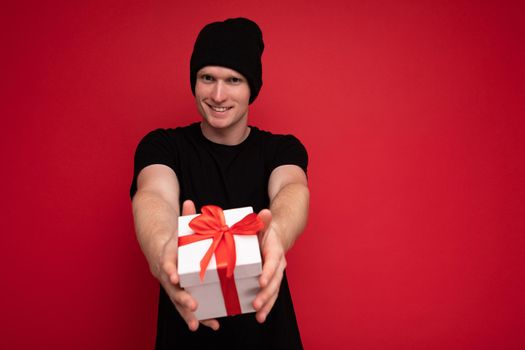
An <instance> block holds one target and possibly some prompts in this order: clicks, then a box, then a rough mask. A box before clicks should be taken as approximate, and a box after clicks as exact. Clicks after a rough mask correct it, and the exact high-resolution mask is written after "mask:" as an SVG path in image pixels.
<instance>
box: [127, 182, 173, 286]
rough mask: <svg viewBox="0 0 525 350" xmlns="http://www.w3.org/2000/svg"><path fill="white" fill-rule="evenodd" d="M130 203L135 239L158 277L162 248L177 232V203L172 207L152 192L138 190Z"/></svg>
mask: <svg viewBox="0 0 525 350" xmlns="http://www.w3.org/2000/svg"><path fill="white" fill-rule="evenodd" d="M132 204H133V217H134V221H135V231H136V234H137V240H138V242H139V245H140V248H141V249H142V252H143V253H144V255H145V257H146V259H147V260H148V263H149V266H150V270H151V272H152V273H153V275H155V276H156V277H158V276H159V269H160V266H158V265H159V261H160V255H161V254H162V249H163V247H164V245H165V244H166V242H167V241H168V240H169V239H170V238H171V237H172V236H173V235H174V234H175V233H176V232H177V218H178V215H179V208H178V203H175V206H176V207H174V205H173V204H170V203H168V202H167V201H165V200H164V199H163V198H162V197H161V196H159V195H157V194H156V193H154V192H150V191H138V192H137V193H136V194H135V196H134V197H133V202H132Z"/></svg>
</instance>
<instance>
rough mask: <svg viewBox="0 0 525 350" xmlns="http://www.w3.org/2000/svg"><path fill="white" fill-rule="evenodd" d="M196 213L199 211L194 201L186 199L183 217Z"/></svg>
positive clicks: (183, 204)
mask: <svg viewBox="0 0 525 350" xmlns="http://www.w3.org/2000/svg"><path fill="white" fill-rule="evenodd" d="M196 213H197V211H196V210H195V204H194V203H193V201H192V200H190V199H186V200H185V201H184V203H182V215H193V214H196Z"/></svg>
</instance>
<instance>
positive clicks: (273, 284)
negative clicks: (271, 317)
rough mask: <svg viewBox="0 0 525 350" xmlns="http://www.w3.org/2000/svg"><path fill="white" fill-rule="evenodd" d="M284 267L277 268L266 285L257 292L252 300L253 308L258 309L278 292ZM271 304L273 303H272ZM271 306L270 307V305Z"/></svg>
mask: <svg viewBox="0 0 525 350" xmlns="http://www.w3.org/2000/svg"><path fill="white" fill-rule="evenodd" d="M283 271H284V267H281V268H278V269H277V270H276V272H275V274H274V275H273V276H272V279H271V280H270V281H269V283H268V285H267V286H266V287H264V288H261V290H260V291H259V292H258V293H257V295H256V296H255V299H254V301H253V308H254V309H255V310H260V309H262V308H264V306H265V305H266V304H267V303H268V302H269V301H270V300H271V299H272V297H274V296H276V295H277V293H279V287H280V286H281V281H282V279H283ZM272 305H273V304H272ZM270 308H271V307H270Z"/></svg>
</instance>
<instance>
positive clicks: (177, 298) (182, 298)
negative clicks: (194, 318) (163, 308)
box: [170, 286, 198, 312]
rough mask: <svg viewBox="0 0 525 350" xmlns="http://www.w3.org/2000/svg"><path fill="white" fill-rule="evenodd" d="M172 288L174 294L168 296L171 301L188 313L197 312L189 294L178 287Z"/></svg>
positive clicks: (195, 302)
mask: <svg viewBox="0 0 525 350" xmlns="http://www.w3.org/2000/svg"><path fill="white" fill-rule="evenodd" d="M174 288H175V290H174V293H172V294H171V295H170V297H171V300H172V301H173V302H174V303H175V304H178V305H179V306H180V307H183V308H185V309H187V310H188V311H191V312H195V310H197V306H198V304H197V301H196V300H195V299H194V298H193V297H192V296H191V294H190V293H188V292H186V291H185V290H183V289H181V288H179V287H175V286H174Z"/></svg>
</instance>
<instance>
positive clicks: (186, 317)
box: [175, 304, 199, 332]
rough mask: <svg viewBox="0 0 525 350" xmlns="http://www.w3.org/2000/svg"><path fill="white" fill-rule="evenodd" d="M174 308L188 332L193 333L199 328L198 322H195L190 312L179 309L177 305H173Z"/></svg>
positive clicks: (182, 308)
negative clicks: (186, 326)
mask: <svg viewBox="0 0 525 350" xmlns="http://www.w3.org/2000/svg"><path fill="white" fill-rule="evenodd" d="M175 308H176V309H177V311H178V312H179V314H180V315H181V317H182V318H183V319H184V321H185V322H186V324H187V325H188V328H189V330H190V331H192V332H194V331H196V330H197V329H198V328H199V320H197V318H196V317H195V314H194V313H193V312H192V311H189V310H188V309H186V308H184V307H180V306H178V305H177V304H175Z"/></svg>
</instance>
